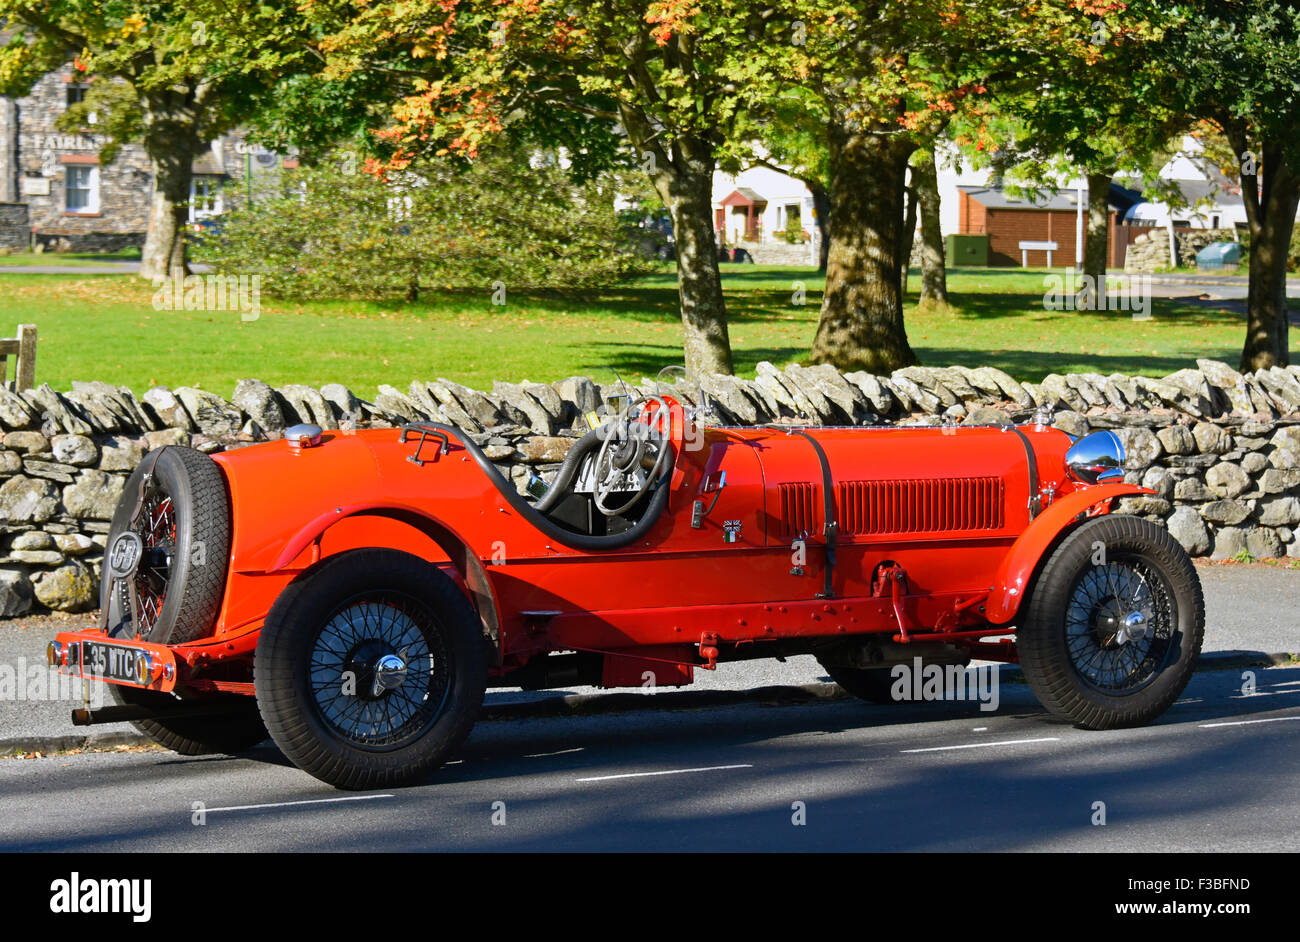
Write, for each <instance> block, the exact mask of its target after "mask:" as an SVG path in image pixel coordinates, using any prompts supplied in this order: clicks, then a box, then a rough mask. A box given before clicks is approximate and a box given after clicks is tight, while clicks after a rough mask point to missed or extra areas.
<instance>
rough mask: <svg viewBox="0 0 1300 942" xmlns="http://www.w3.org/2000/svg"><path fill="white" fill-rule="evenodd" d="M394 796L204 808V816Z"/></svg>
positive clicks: (349, 797)
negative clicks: (220, 812) (222, 812)
mask: <svg viewBox="0 0 1300 942" xmlns="http://www.w3.org/2000/svg"><path fill="white" fill-rule="evenodd" d="M392 797H394V796H392V795H347V796H345V797H343V798H312V799H310V800H307V801H275V802H270V803H269V804H265V805H232V806H231V807H229V808H204V809H203V812H204V814H216V813H217V812H218V811H253V810H256V809H258V808H288V807H291V806H293V805H323V804H327V803H329V802H335V801H374V800H375V799H376V798H392Z"/></svg>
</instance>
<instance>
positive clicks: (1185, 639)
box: [1016, 516, 1205, 729]
mask: <svg viewBox="0 0 1300 942" xmlns="http://www.w3.org/2000/svg"><path fill="white" fill-rule="evenodd" d="M1022 618H1023V620H1022V622H1021V624H1020V626H1019V631H1018V632H1017V638H1016V643H1017V648H1018V650H1019V654H1020V666H1021V668H1022V669H1023V670H1024V674H1025V679H1026V680H1027V681H1028V683H1029V686H1030V688H1031V689H1032V690H1033V691H1034V694H1035V695H1036V696H1037V697H1038V699H1039V701H1040V702H1041V703H1042V704H1043V706H1045V707H1047V709H1048V710H1050V711H1051V712H1052V713H1054V714H1055V715H1057V716H1060V717H1061V718H1063V719H1066V720H1069V721H1070V722H1072V723H1074V724H1075V725H1076V726H1078V727H1080V728H1083V729H1114V728H1118V727H1126V726H1142V725H1145V724H1147V723H1150V722H1151V721H1152V720H1154V719H1155V718H1156V717H1158V716H1160V714H1162V713H1163V712H1164V711H1165V710H1166V709H1168V707H1169V706H1170V704H1172V703H1173V702H1174V701H1175V700H1176V699H1177V698H1178V696H1179V694H1181V693H1182V691H1183V688H1185V687H1186V686H1187V682H1188V681H1189V680H1190V679H1191V676H1192V672H1193V671H1194V670H1195V668H1196V659H1197V657H1198V655H1199V654H1200V650H1201V639H1202V636H1203V634H1204V631H1205V601H1204V597H1203V595H1202V593H1201V583H1200V580H1199V579H1198V578H1197V575H1196V569H1195V567H1193V565H1192V561H1191V560H1190V559H1189V558H1188V556H1187V553H1186V552H1184V551H1183V548H1182V547H1181V546H1179V545H1178V543H1177V542H1176V541H1175V540H1174V538H1173V537H1171V536H1170V535H1169V532H1168V531H1167V530H1165V529H1164V528H1163V527H1160V526H1157V525H1155V524H1153V523H1150V522H1148V521H1145V520H1141V519H1139V518H1137V517H1130V516H1105V517H1099V518H1097V519H1094V520H1089V521H1088V522H1086V523H1084V524H1082V525H1081V526H1080V527H1079V528H1078V529H1076V530H1075V531H1074V532H1073V533H1071V534H1070V535H1069V536H1067V537H1066V538H1065V540H1063V541H1062V542H1061V544H1060V545H1059V546H1058V547H1057V548H1056V549H1055V550H1054V551H1053V552H1052V554H1051V556H1050V557H1049V558H1048V560H1047V563H1046V565H1045V566H1044V567H1043V570H1042V572H1041V573H1040V574H1039V576H1038V578H1037V580H1036V581H1035V583H1034V587H1033V589H1032V591H1031V593H1030V596H1029V598H1028V600H1027V601H1026V603H1025V606H1024V608H1023V609H1022Z"/></svg>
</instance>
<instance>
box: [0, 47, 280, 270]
mask: <svg viewBox="0 0 1300 942" xmlns="http://www.w3.org/2000/svg"><path fill="white" fill-rule="evenodd" d="M81 78H82V76H80V74H79V73H78V72H77V71H76V70H75V69H74V68H73V67H72V66H71V65H68V66H65V67H64V68H62V69H59V70H56V71H54V72H51V73H49V74H48V75H45V76H43V77H42V78H41V79H40V81H38V82H37V83H36V85H35V86H34V87H33V88H32V91H31V93H30V94H29V95H27V96H25V97H23V98H5V97H3V96H0V249H3V248H7V249H9V250H19V249H25V248H27V247H28V246H29V245H32V244H34V243H39V244H41V245H43V246H44V247H45V248H46V249H51V250H55V251H88V252H111V251H117V250H120V249H123V248H126V247H129V246H141V245H143V244H144V236H145V231H146V229H147V227H148V221H149V198H150V191H151V189H152V186H153V164H152V161H150V159H149V157H148V155H147V154H146V153H145V151H144V148H143V147H141V146H140V145H139V144H126V145H123V146H122V147H121V149H120V150H119V151H118V154H117V156H116V157H115V158H114V159H113V160H112V161H111V162H104V161H101V160H100V156H99V152H100V149H101V148H102V147H103V145H104V144H105V143H106V140H107V139H106V137H105V136H104V135H103V134H102V133H97V132H96V129H95V125H94V124H93V123H90V124H88V125H87V126H86V127H84V128H82V129H81V130H79V131H75V132H70V131H64V130H60V129H59V128H58V126H57V124H56V122H57V121H58V118H59V116H60V115H62V114H63V113H64V111H66V110H67V108H68V107H69V106H70V105H71V104H73V103H75V102H77V101H79V100H81V98H82V97H84V95H85V92H86V89H87V87H88V86H87V84H86V83H85V82H83V81H79V79H81ZM286 163H287V162H286V161H285V160H283V159H282V158H281V157H279V156H278V155H275V154H272V153H269V152H267V151H265V150H264V149H262V148H260V147H258V146H256V145H252V144H250V143H248V142H247V141H246V140H245V139H244V136H243V135H242V134H239V133H233V134H226V135H222V136H221V137H220V138H218V139H216V140H214V141H213V142H212V143H211V146H210V147H209V148H208V149H207V150H205V151H204V152H203V153H202V154H201V155H200V156H199V157H197V158H196V159H195V161H194V174H195V176H194V183H193V186H192V187H191V201H190V219H191V221H192V222H197V221H198V220H200V219H202V218H203V217H205V216H214V215H217V214H219V213H221V212H222V211H224V210H225V209H227V208H229V206H230V203H231V202H232V201H234V200H237V199H238V193H240V192H242V190H243V189H244V186H245V184H247V183H248V182H249V181H250V179H252V180H256V179H257V178H258V177H259V176H265V175H267V174H270V173H275V172H277V171H278V170H279V169H280V167H281V166H283V165H285V164H286ZM250 174H251V175H252V176H251V177H250Z"/></svg>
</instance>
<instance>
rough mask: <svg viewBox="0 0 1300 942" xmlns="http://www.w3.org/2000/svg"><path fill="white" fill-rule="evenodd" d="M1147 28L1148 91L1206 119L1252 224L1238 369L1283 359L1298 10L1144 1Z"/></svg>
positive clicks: (1298, 107) (1297, 176) (1295, 163)
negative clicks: (1236, 178)
mask: <svg viewBox="0 0 1300 942" xmlns="http://www.w3.org/2000/svg"><path fill="white" fill-rule="evenodd" d="M1132 12H1133V13H1134V15H1136V16H1141V17H1144V18H1145V19H1146V21H1147V22H1148V23H1149V24H1150V25H1151V26H1152V27H1153V29H1154V32H1155V38H1154V39H1153V40H1152V41H1151V42H1149V43H1148V44H1147V51H1148V52H1149V53H1150V54H1151V60H1150V62H1151V64H1150V65H1149V67H1148V68H1147V69H1146V70H1144V72H1143V73H1141V75H1140V76H1139V77H1140V78H1141V79H1142V80H1143V81H1144V83H1145V88H1146V89H1147V91H1148V93H1149V94H1150V95H1151V96H1152V97H1155V98H1158V99H1159V100H1162V101H1167V102H1170V103H1171V104H1172V106H1173V107H1176V108H1177V109H1179V110H1180V111H1183V112H1185V113H1186V114H1188V115H1190V116H1192V117H1194V118H1203V119H1207V120H1210V121H1213V122H1214V123H1215V124H1216V125H1217V126H1218V127H1219V128H1220V129H1222V131H1223V134H1224V136H1225V137H1226V138H1227V139H1228V141H1229V143H1230V144H1231V145H1232V150H1233V153H1234V154H1235V155H1236V157H1237V160H1238V162H1239V167H1240V178H1241V183H1242V202H1243V203H1244V204H1245V208H1246V219H1247V225H1248V227H1249V229H1250V250H1249V261H1250V283H1249V287H1248V289H1247V299H1246V340H1245V343H1244V345H1243V347H1242V351H1241V369H1242V370H1247V371H1249V370H1257V369H1267V368H1269V367H1271V366H1286V365H1287V364H1288V363H1289V362H1290V337H1289V332H1290V313H1289V311H1288V308H1287V298H1286V266H1287V254H1288V247H1289V245H1290V242H1291V236H1292V232H1293V230H1294V227H1295V218H1296V209H1297V206H1298V205H1300V94H1298V93H1300V10H1298V9H1296V7H1295V6H1294V5H1292V4H1287V5H1283V4H1279V3H1276V2H1272V0H1261V2H1252V3H1214V2H1208V0H1197V2H1190V3H1176V4H1173V5H1169V4H1163V3H1155V2H1151V0H1141V2H1137V3H1134V5H1133V11H1132Z"/></svg>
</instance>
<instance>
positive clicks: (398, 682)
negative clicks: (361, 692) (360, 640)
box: [371, 654, 406, 697]
mask: <svg viewBox="0 0 1300 942" xmlns="http://www.w3.org/2000/svg"><path fill="white" fill-rule="evenodd" d="M374 670H375V681H374V684H372V685H371V692H372V694H373V695H374V696H376V697H377V696H379V695H380V694H381V693H383V692H384V691H385V690H396V689H397V688H398V687H400V686H402V683H403V681H405V680H406V661H404V660H402V658H400V657H398V656H397V655H396V654H385V655H384V656H383V657H381V658H380V659H379V660H378V661H376V662H375V668H374Z"/></svg>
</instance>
